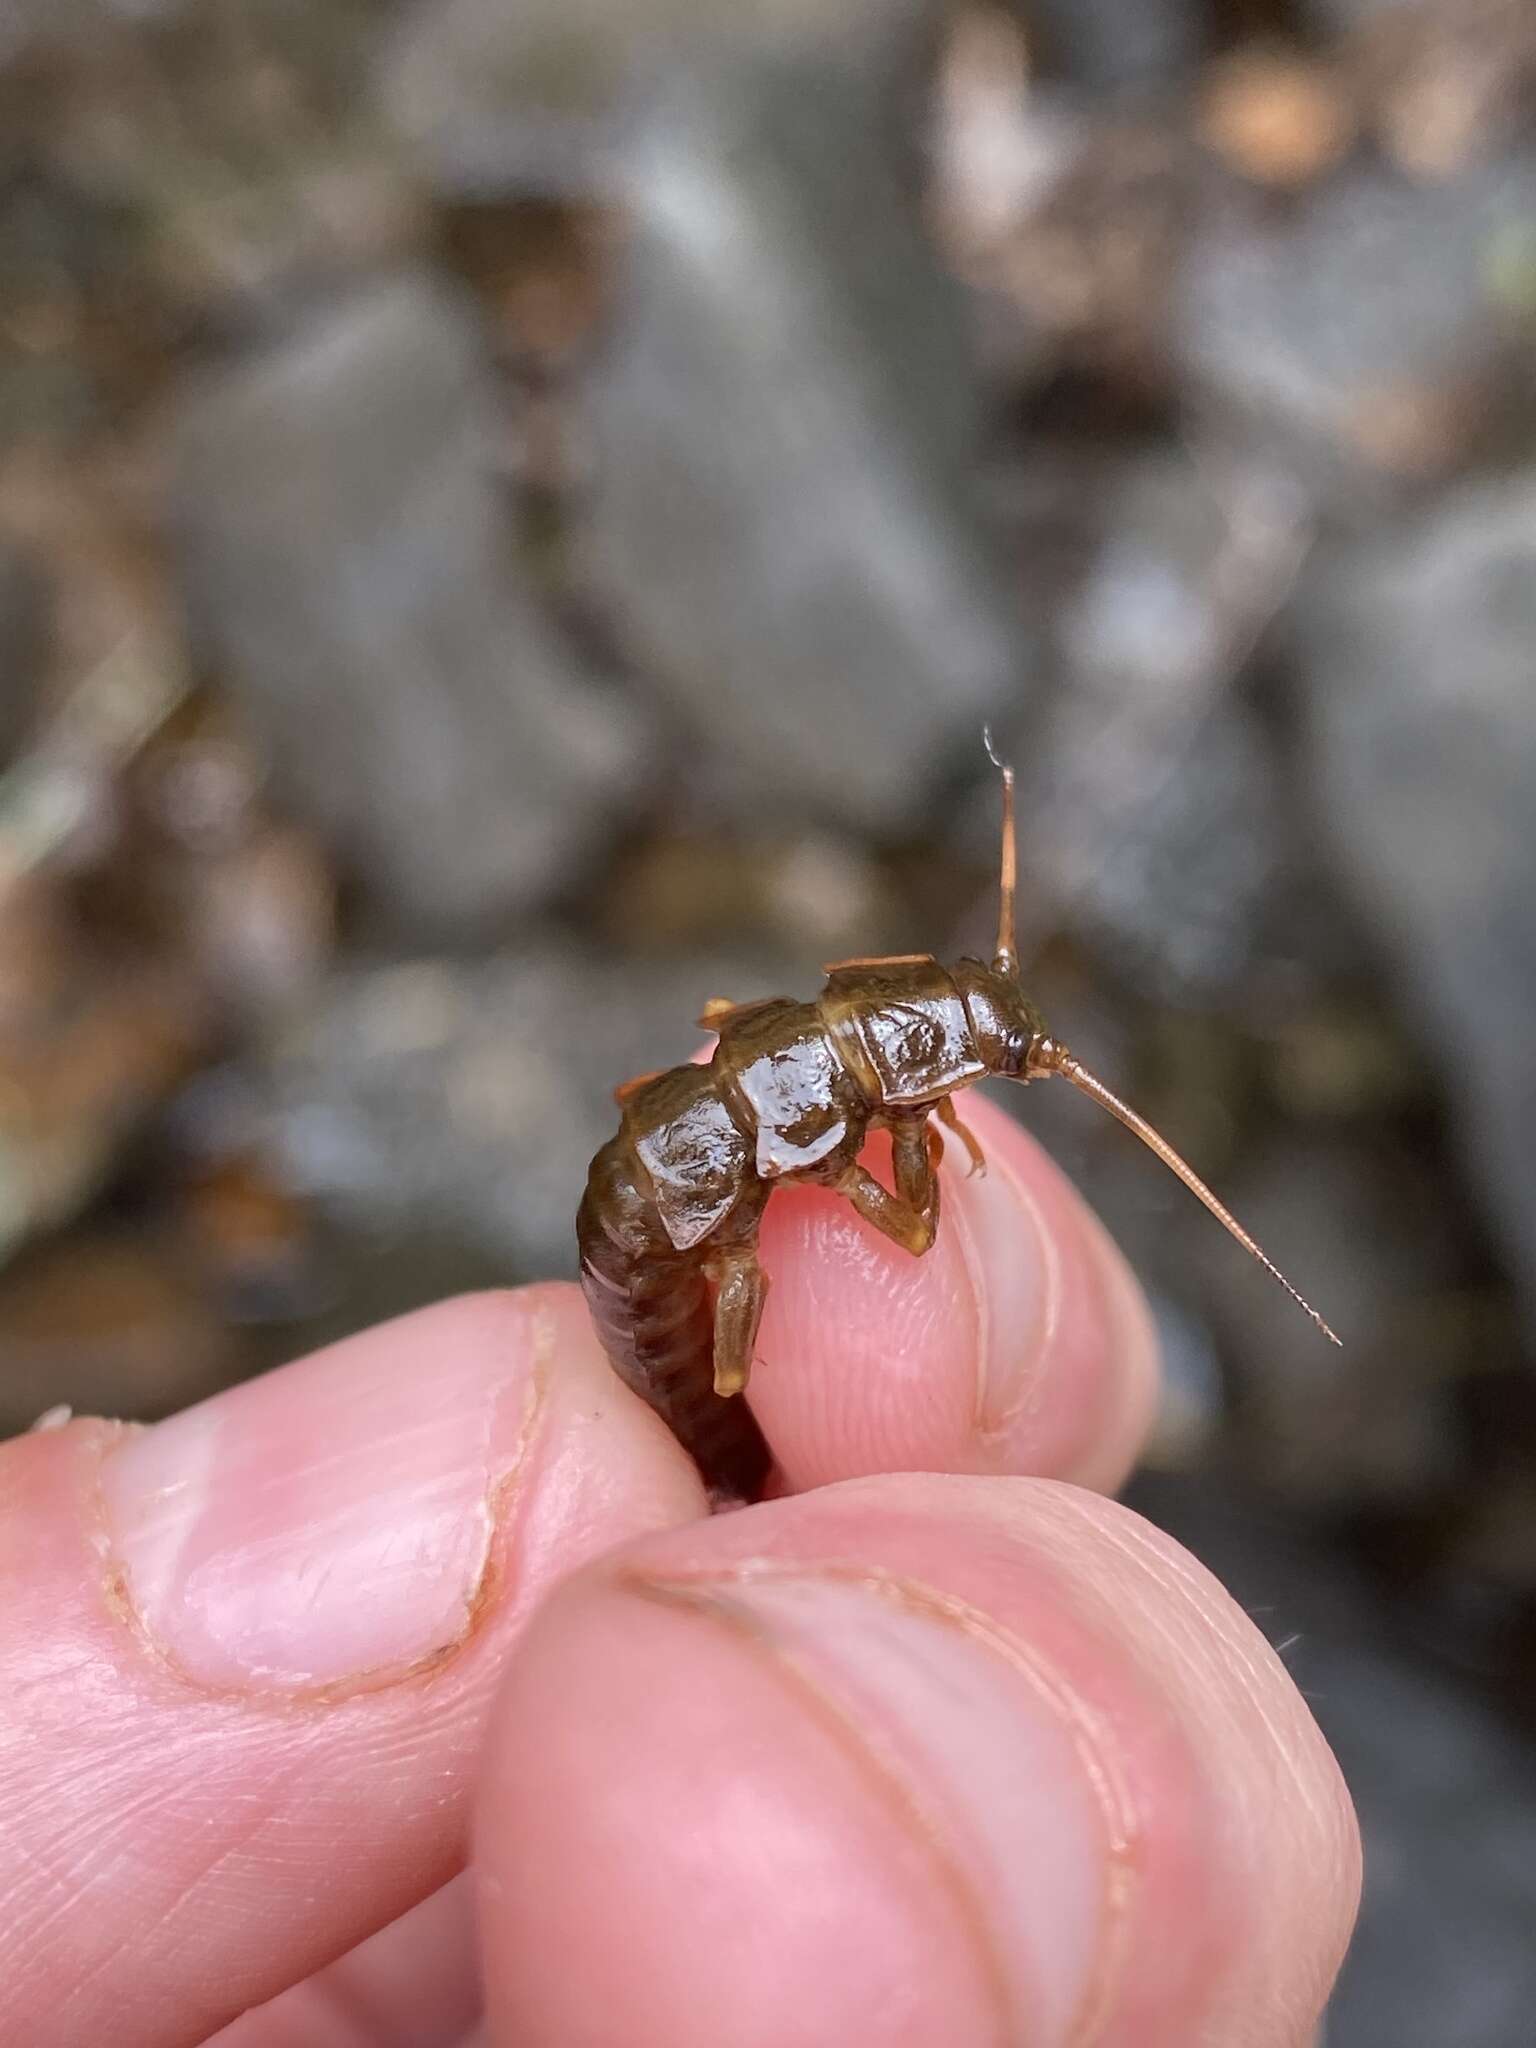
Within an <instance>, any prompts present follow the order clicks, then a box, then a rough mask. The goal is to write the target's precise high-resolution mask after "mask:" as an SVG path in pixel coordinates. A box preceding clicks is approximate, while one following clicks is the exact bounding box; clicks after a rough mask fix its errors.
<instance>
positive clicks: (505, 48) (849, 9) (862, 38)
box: [378, 0, 940, 198]
mask: <svg viewBox="0 0 1536 2048" xmlns="http://www.w3.org/2000/svg"><path fill="white" fill-rule="evenodd" d="M939 11H940V10H939V9H938V8H936V7H935V6H934V5H933V4H932V0H843V4H842V5H840V6H838V7H836V8H828V7H826V6H824V5H822V4H821V0H760V4H758V5H756V6H754V7H751V8H722V7H719V6H718V5H716V4H714V0H626V4H625V5H624V6H623V7H614V6H613V5H611V4H610V0H522V4H520V5H518V6H515V7H509V6H507V5H505V4H504V0H446V4H445V0H426V4H420V5H416V6H414V7H411V8H409V9H408V10H407V11H406V12H405V14H404V15H403V17H402V19H401V22H400V26H399V28H398V30H397V31H396V33H395V34H394V35H393V36H392V37H391V38H390V40H389V41H388V43H387V45H386V47H385V50H384V53H383V57H382V62H381V64H380V67H379V75H378V98H379V102H380V105H381V107H382V109H383V112H384V114H385V116H386V118H387V119H388V120H389V122H390V123H391V125H392V126H393V127H394V128H395V130H396V131H397V132H398V133H399V134H401V135H402V136H403V137H405V138H406V139H407V140H408V141H409V142H411V143H412V144H414V145H415V147H416V148H417V150H418V151H419V153H420V155H421V157H422V159H423V161H424V162H425V164H426V166H427V168H428V170H429V172H430V174H431V175H432V176H433V178H434V181H435V182H436V184H437V185H438V187H439V189H440V190H443V191H445V192H447V193H450V194H453V195H455V196H457V197H459V198H472V197H475V196H477V195H478V196H482V197H483V196H487V195H488V194H491V193H496V192H500V193H503V194H511V193H518V192H521V193H528V192H541V191H542V192H564V193H578V192H587V193H590V192H591V191H593V190H594V189H597V190H606V189H607V188H608V186H609V182H610V180H611V177H612V175H613V170H614V161H615V154H616V151H617V149H618V147H619V144H620V140H621V133H622V127H623V122H624V119H625V110H626V108H627V107H628V106H629V105H630V103H631V102H632V100H633V98H634V97H635V96H636V95H637V94H643V93H647V92H650V91H652V90H655V89H656V88H657V87H659V86H661V85H662V84H663V83H664V81H665V79H666V78H667V77H668V75H669V74H670V73H671V72H672V71H673V69H674V68H675V67H676V65H677V64H678V63H679V62H689V63H694V62H698V61H700V60H702V61H705V62H709V61H711V60H712V59H713V58H715V57H721V58H727V57H729V56H731V55H732V54H733V53H735V54H740V53H747V54H752V53H760V54H761V55H763V56H764V57H765V58H772V57H774V56H784V55H793V54H795V53H803V54H805V55H807V56H810V57H812V58H813V59H814V60H815V62H816V63H817V64H818V66H820V67H822V68H834V69H836V70H838V71H840V72H841V73H842V74H843V77H844V80H845V83H846V84H848V85H850V86H852V87H854V88H855V89H856V90H857V91H858V92H859V93H860V95H861V96H862V95H867V96H869V97H870V98H871V99H872V100H875V101H888V100H892V99H894V100H898V101H899V100H901V99H902V98H904V97H905V96H906V95H907V93H908V92H909V91H910V89H911V88H912V87H913V86H915V85H916V83H917V80H918V76H919V74H920V70H921V65H922V60H923V57H924V54H925V53H926V51H927V49H928V46H929V42H930V37H931V32H932V29H933V25H934V21H935V18H936V16H937V15H938V13H939Z"/></svg>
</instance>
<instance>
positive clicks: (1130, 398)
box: [962, 97, 1195, 425]
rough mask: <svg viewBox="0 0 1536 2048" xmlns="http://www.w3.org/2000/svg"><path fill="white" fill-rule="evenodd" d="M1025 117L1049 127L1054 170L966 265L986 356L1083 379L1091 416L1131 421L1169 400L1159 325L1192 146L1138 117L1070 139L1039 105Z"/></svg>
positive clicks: (1173, 273)
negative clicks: (988, 332) (985, 320)
mask: <svg viewBox="0 0 1536 2048" xmlns="http://www.w3.org/2000/svg"><path fill="white" fill-rule="evenodd" d="M1034 105H1035V102H1034V99H1033V97H1032V98H1031V108H1033V107H1034ZM1029 126H1030V128H1031V129H1032V130H1034V131H1035V132H1036V133H1039V132H1040V130H1041V129H1042V127H1043V129H1044V135H1043V137H1042V141H1043V142H1044V143H1045V144H1046V145H1049V143H1050V140H1051V137H1052V135H1053V134H1054V136H1055V138H1056V146H1057V148H1058V149H1059V151H1060V161H1059V162H1058V164H1057V165H1056V167H1055V174H1054V175H1051V176H1048V177H1045V178H1042V179H1041V181H1040V183H1039V184H1038V186H1037V188H1036V190H1035V191H1034V193H1033V194H1032V195H1031V197H1030V203H1028V204H1027V205H1026V206H1025V208H1024V209H1023V211H1022V212H1021V214H1020V217H1019V218H1018V220H1017V221H1016V223H1015V224H1014V226H1013V228H1012V230H1011V232H1009V233H1007V234H1005V235H1003V236H1001V237H999V238H998V239H997V240H996V241H995V244H994V245H993V246H992V247H991V248H990V250H988V251H987V252H986V253H985V254H984V255H979V256H972V257H971V258H970V259H969V260H966V261H965V263H964V274H965V275H966V276H967V278H968V279H969V280H971V281H972V282H974V283H976V284H979V285H981V286H982V287H983V288H984V289H985V290H986V291H987V292H988V293H989V298H988V300H987V301H986V305H987V308H988V311H989V313H990V320H989V325H990V327H991V328H992V330H993V341H992V349H993V353H994V354H995V355H998V356H1000V357H1002V358H1003V360H1004V361H1005V362H1006V361H1007V360H1009V358H1010V357H1011V359H1012V360H1013V361H1014V362H1015V363H1016V364H1017V365H1018V366H1019V367H1020V369H1022V370H1023V371H1024V372H1025V373H1026V378H1027V380H1028V381H1031V382H1036V383H1038V382H1039V381H1040V380H1041V378H1042V376H1043V374H1044V373H1045V372H1046V371H1047V370H1050V371H1054V372H1055V373H1056V374H1057V375H1058V376H1059V377H1061V378H1062V379H1064V380H1066V381H1067V383H1068V384H1069V385H1078V386H1081V385H1083V384H1084V383H1085V382H1087V381H1088V380H1092V414H1093V417H1094V418H1095V420H1096V422H1098V423H1101V424H1102V423H1103V422H1106V421H1107V422H1108V423H1109V424H1111V425H1113V424H1115V423H1116V422H1117V421H1118V420H1119V419H1121V418H1123V417H1126V416H1129V417H1130V418H1132V419H1133V420H1136V421H1138V422H1139V421H1140V420H1141V419H1142V417H1143V416H1145V415H1146V414H1147V413H1149V412H1156V411H1157V410H1158V409H1159V408H1161V407H1163V406H1166V403H1167V401H1168V399H1169V397H1170V378H1171V371H1172V364H1171V362H1170V357H1169V323H1170V320H1171V317H1172V310H1173V286H1174V284H1175V281H1176V279H1177V276H1178V268H1179V259H1180V256H1181V252H1182V249H1183V246H1184V242H1185V240H1186V237H1187V217H1188V215H1189V212H1190V207H1191V185H1192V180H1193V178H1194V176H1195V160H1194V157H1193V153H1192V152H1191V151H1190V150H1189V149H1188V147H1187V145H1186V144H1185V143H1184V141H1183V139H1182V137H1181V136H1180V135H1179V134H1178V132H1177V131H1176V130H1175V129H1173V128H1172V127H1170V126H1167V125H1164V124H1162V123H1159V122H1157V121H1154V120H1151V119H1148V118H1131V117H1121V118H1115V119H1108V120H1105V121H1102V122H1100V123H1098V124H1096V125H1095V126H1094V127H1093V128H1092V129H1091V130H1089V131H1088V133H1087V134H1086V135H1084V136H1082V137H1074V136H1073V134H1072V131H1071V129H1070V127H1067V128H1062V127H1061V125H1060V124H1059V122H1053V120H1052V117H1051V112H1050V109H1049V107H1046V108H1044V109H1042V110H1040V111H1039V112H1032V113H1031V115H1030V117H1029ZM962 248H963V244H962ZM1007 308H1011V309H1012V324H1013V328H1014V330H1015V332H1014V335H1013V340H1012V345H1011V348H1010V347H1007V346H1006V345H1005V343H1004V339H1003V332H1002V331H1006V328H1007V324H1008V323H1007V322H1006V320H1005V318H1004V313H1005V309H1007ZM999 330H1002V331H999ZM1047 389H1049V387H1047Z"/></svg>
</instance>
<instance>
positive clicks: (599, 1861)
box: [477, 1476, 1359, 2048]
mask: <svg viewBox="0 0 1536 2048" xmlns="http://www.w3.org/2000/svg"><path fill="white" fill-rule="evenodd" d="M477 1868H478V1870H479V1871H480V1873H481V1881H482V1887H483V1889H482V1899H481V1907H482V1920H483V1925H484V1928H485V1934H486V1949H487V1962H488V1969H489V1991H490V2011H491V2013H492V2016H493V2019H494V2020H495V2021H496V2022H498V2023H499V2025H500V2026H501V2027H502V2028H503V2029H504V2030H505V2031H506V2034H507V2038H509V2039H530V2040H559V2041H560V2042H562V2043H563V2044H567V2048H584V2044H592V2048H596V2044H599V2043H606V2042H608V2041H611V2040H612V2039H613V2038H615V2033H616V2027H615V2015H617V2014H622V2015H623V2016H624V2026H623V2038H624V2039H625V2041H626V2042H627V2043H629V2044H630V2048H650V2044H651V2043H653V2042H654V2043H658V2044H660V2043H663V2042H665V2043H666V2044H668V2048H693V2044H694V2043H698V2044H700V2048H702V2044H703V2043H705V2042H708V2043H709V2044H710V2048H768V2044H770V2043H772V2044H774V2048H780V2044H786V2043H788V2044H804V2048H810V2044H813V2043H817V2044H819V2043H821V2042H823V2041H826V2040H841V2039H858V2040H860V2041H867V2042H869V2043H870V2044H871V2048H898V2044H899V2048H909V2044H912V2048H915V2044H917V2043H928V2042H932V2041H937V2040H942V2041H945V2042H948V2043H954V2044H955V2048H967V2044H970V2043H972V2042H974V2043H977V2044H981V2043H987V2044H991V2043H994V2042H996V2041H998V2040H1029V2041H1031V2042H1038V2043H1040V2044H1041V2048H1051V2044H1061V2048H1066V2044H1067V2043H1068V2042H1072V2041H1082V2040H1089V2039H1092V2040H1095V2041H1103V2042H1105V2043H1111V2042H1113V2043H1115V2044H1117V2048H1118V2044H1124V2048H1131V2044H1134V2048H1182V2044H1184V2043H1186V2042H1189V2041H1193V2040H1213V2041H1214V2040H1222V2041H1236V2040H1239V2039H1241V2040H1243V2041H1244V2042H1246V2043H1250V2044H1252V2048H1299V2044H1300V2043H1301V2042H1303V2041H1305V2040H1306V2039H1308V2037H1309V2033H1310V2029H1311V2027H1312V2026H1313V2025H1314V2024H1315V2022H1316V2019H1317V2015H1318V2013H1319V2011H1320V2009H1321V2007H1322V2004H1323V2002H1324V2000H1325V1999H1326V1996H1327V1992H1328V1989H1329V1986H1330V1984H1331V1981H1332V1978H1333V1975H1334V1973H1335V1971H1336V1969H1337V1966H1338V1962H1339V1960H1340V1956H1341V1953H1342V1950H1343V1946H1344V1942H1345V1940H1346V1938H1347V1935H1348V1932H1349V1928H1350V1924H1351V1921H1352V1916H1353V1911H1354V1904H1355V1899H1356V1896H1357V1891H1358V1881H1359V1859H1358V1840H1357V1837H1356V1834H1355V1831H1354V1824H1353V1817H1352V1813H1351V1811H1350V1807H1349V1802H1348V1798H1347V1795H1346V1794H1345V1792H1344V1790H1343V1787H1342V1782H1341V1780H1340V1778H1339V1774H1338V1771H1337V1767H1336V1766H1335V1765H1334V1764H1333V1761H1332V1758H1331V1757H1330V1755H1329V1754H1328V1751H1327V1749H1326V1746H1325V1745H1324V1744H1323V1742H1322V1738H1321V1737H1320V1735H1319V1734H1318V1732H1317V1730H1316V1728H1315V1725H1314V1724H1313V1723H1312V1722H1311V1718H1310V1716H1309V1715H1308V1713H1307V1711H1306V1708H1305V1706H1304V1704H1303V1703H1302V1701H1301V1700H1300V1698H1299V1696H1298V1695H1297V1694H1296V1693H1295V1689H1294V1687H1293V1686H1292V1685H1291V1683H1290V1680H1289V1678H1288V1677H1287V1675H1286V1674H1285V1672H1284V1670H1283V1668H1282V1667H1281V1666H1280V1665H1279V1664H1278V1661H1277V1660H1276V1659H1275V1658H1274V1657H1273V1656H1272V1655H1271V1654H1270V1653H1269V1652H1268V1650H1267V1648H1266V1647H1265V1646H1264V1645H1263V1643H1262V1640H1261V1639H1260V1638H1259V1637H1258V1635H1257V1633H1256V1631H1255V1630H1254V1629H1253V1628H1252V1625H1251V1624H1250V1623H1249V1622H1247V1620H1246V1618H1245V1617H1243V1616H1242V1615H1241V1613H1240V1612H1239V1611H1238V1610H1237V1609H1236V1608H1235V1607H1234V1605H1233V1603H1232V1602H1231V1601H1230V1600H1229V1599H1228V1598H1227V1596H1226V1595H1225V1594H1224V1593H1223V1592H1222V1591H1221V1589H1220V1588H1219V1587H1217V1586H1216V1585H1215V1583H1214V1581H1211V1580H1210V1579H1209V1577H1208V1575H1206V1574H1204V1573H1203V1572H1202V1571H1201V1570H1200V1568H1199V1567H1198V1566H1197V1565H1196V1564H1195V1563H1194V1561H1193V1560H1192V1559H1190V1558H1188V1557H1187V1556H1185V1555H1184V1554H1183V1553H1182V1552H1180V1551H1178V1549H1177V1547H1176V1546H1174V1545H1172V1544H1171V1543H1169V1542H1168V1541H1167V1540H1166V1539H1163V1538H1161V1537H1159V1536H1157V1535H1156V1533H1155V1532H1151V1531H1148V1530H1147V1529H1146V1527H1145V1525H1144V1524H1141V1523H1140V1522H1139V1521H1138V1519H1137V1518H1136V1517H1134V1516H1132V1515H1130V1514H1128V1513H1127V1512H1126V1511H1125V1510H1123V1509H1119V1508H1116V1507H1115V1506H1114V1505H1113V1504H1112V1503H1109V1502H1106V1501H1103V1500H1101V1499H1098V1498H1096V1497H1094V1496H1091V1495H1088V1494H1086V1493H1083V1492H1082V1491H1081V1490H1079V1489H1073V1488H1067V1487H1063V1486H1059V1485H1054V1484H1050V1483H1045V1484H1041V1483H1038V1482H1031V1481H1023V1480H1019V1481H1014V1480H981V1481H977V1480H966V1479H954V1478H942V1477H933V1476H929V1477H922V1476H913V1477H909V1478H887V1479H880V1480H869V1481H862V1482H855V1483H852V1484H849V1485H846V1486H839V1487H834V1488H830V1489H826V1490H824V1491H821V1492H818V1493H816V1494H812V1495H806V1496H801V1497H798V1498H796V1499H792V1500H786V1501H782V1502H778V1503H775V1504H773V1505H772V1506H769V1507H760V1508H752V1509H747V1510H745V1511H744V1512H743V1513H741V1514H739V1515H736V1516H732V1517H728V1518H725V1519H724V1520H717V1521H715V1522H712V1523H710V1524H701V1525H697V1526H695V1527H692V1528H690V1529H688V1530H683V1531H675V1532H671V1533H669V1534H666V1535H662V1536H659V1537H656V1538H653V1539H648V1540H646V1541H645V1542H643V1543H641V1544H638V1545H635V1546H633V1547H631V1548H630V1549H628V1550H627V1551H626V1552H624V1553H623V1554H621V1555H620V1556H618V1557H616V1558H613V1559H610V1560H606V1561H603V1562H601V1563H599V1564H597V1565H596V1566H594V1567H593V1568H592V1570H591V1571H589V1572H588V1573H586V1574H584V1575H583V1576H582V1577H581V1579H579V1580H577V1581H573V1582H568V1583H567V1584H566V1586H565V1587H563V1588H562V1589H561V1590H560V1591H559V1592H558V1593H557V1594H556V1595H555V1596H554V1598H553V1599H552V1601H551V1602H549V1603H548V1604H547V1605H546V1607H545V1608H544V1609H543V1610H542V1612H541V1614H540V1617H539V1619H538V1621H537V1622H536V1623H535V1625H534V1628H533V1630H532V1631H531V1633H530V1635H529V1637H528V1639H527V1641H526V1644H525V1648H524V1654H523V1655H522V1656H521V1657H520V1658H519V1660H518V1662H517V1664H516V1666H515V1667H514V1669H513V1671H512V1672H511V1674H510V1676H509V1681H508V1685H507V1688H506V1690H505V1691H504V1693H503V1695H502V1698H501V1701H500V1703H499V1712H498V1715H497V1718H496V1725H495V1729H494V1733H493V1738H492V1742H491V1745H490V1749H489V1753H488V1761H487V1769H486V1772H485V1775H484V1778H483V1780H482V1795H481V1801H480V1807H479V1813H478V1824H477Z"/></svg>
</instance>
